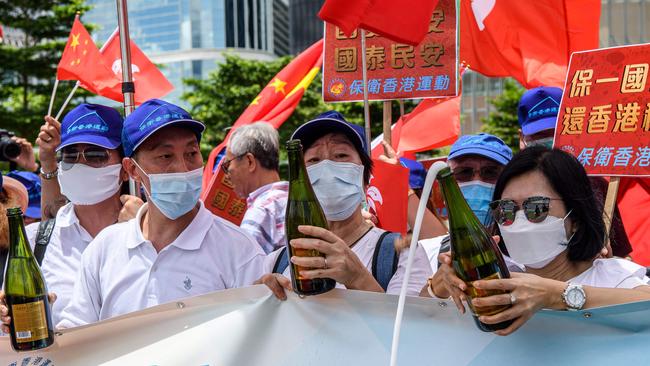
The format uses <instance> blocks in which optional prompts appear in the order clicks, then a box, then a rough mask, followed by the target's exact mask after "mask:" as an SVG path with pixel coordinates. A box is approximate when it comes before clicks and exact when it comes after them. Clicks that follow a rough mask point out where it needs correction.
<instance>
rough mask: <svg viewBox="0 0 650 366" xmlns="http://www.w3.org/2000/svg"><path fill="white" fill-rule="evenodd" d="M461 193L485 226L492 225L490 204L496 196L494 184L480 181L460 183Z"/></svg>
mask: <svg viewBox="0 0 650 366" xmlns="http://www.w3.org/2000/svg"><path fill="white" fill-rule="evenodd" d="M458 186H459V187H460V191H461V192H462V193H463V197H465V201H467V203H468V204H469V207H470V208H471V209H472V211H473V212H474V214H475V215H476V217H477V218H478V220H479V221H480V222H481V223H482V224H483V225H484V226H489V225H490V224H492V215H490V202H491V201H492V195H493V194H494V184H490V183H485V182H483V181H480V180H473V181H471V182H463V183H459V184H458Z"/></svg>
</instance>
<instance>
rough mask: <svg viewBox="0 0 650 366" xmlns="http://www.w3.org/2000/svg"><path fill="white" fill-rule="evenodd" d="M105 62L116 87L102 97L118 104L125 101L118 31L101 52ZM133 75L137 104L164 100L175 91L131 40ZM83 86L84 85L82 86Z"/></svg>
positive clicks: (104, 92)
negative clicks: (154, 99)
mask: <svg viewBox="0 0 650 366" xmlns="http://www.w3.org/2000/svg"><path fill="white" fill-rule="evenodd" d="M99 52H100V54H101V57H102V60H103V62H104V63H105V64H106V65H108V67H109V69H110V70H111V74H112V75H113V78H114V79H115V80H116V85H115V86H114V87H113V88H110V89H108V90H104V91H103V92H102V93H101V95H102V96H104V97H106V98H109V99H112V100H114V101H117V102H123V101H124V95H123V94H122V55H121V52H120V36H119V31H118V29H116V30H115V31H114V32H113V34H111V36H110V37H109V38H108V40H107V41H106V43H105V44H104V46H103V47H102V48H101V50H100V51H99ZM131 73H132V75H133V83H134V84H135V103H136V104H142V103H143V102H145V101H147V100H149V99H153V98H162V97H163V96H165V95H167V94H168V93H169V92H171V91H172V90H174V86H173V85H172V84H171V83H170V82H169V80H167V78H165V75H163V74H162V72H160V70H158V68H157V67H156V65H155V64H154V63H153V62H151V60H150V59H149V58H148V57H147V55H145V54H144V52H142V50H140V48H139V47H138V45H136V44H135V42H134V41H133V40H131ZM82 86H83V85H82Z"/></svg>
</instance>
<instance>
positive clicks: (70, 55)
mask: <svg viewBox="0 0 650 366" xmlns="http://www.w3.org/2000/svg"><path fill="white" fill-rule="evenodd" d="M56 78H57V79H58V80H79V81H80V82H82V83H83V84H84V88H85V89H88V90H89V91H90V92H92V93H95V94H99V93H100V92H101V91H102V90H106V89H110V88H112V87H114V86H116V85H117V81H116V80H115V78H114V77H113V74H112V72H111V71H110V69H109V68H108V66H107V65H106V64H105V63H104V62H103V60H102V57H101V54H100V53H99V50H98V49H97V46H96V45H95V42H93V40H92V38H90V34H88V31H87V30H86V28H85V27H84V26H83V24H81V21H80V20H79V16H76V17H75V19H74V23H73V24H72V29H71V30H70V36H68V42H67V43H66V45H65V49H64V50H63V54H62V55H61V60H60V61H59V65H58V66H57V68H56Z"/></svg>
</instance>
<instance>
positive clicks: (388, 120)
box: [384, 100, 393, 146]
mask: <svg viewBox="0 0 650 366" xmlns="http://www.w3.org/2000/svg"><path fill="white" fill-rule="evenodd" d="M392 124H393V108H392V104H391V101H390V100H385V101H384V141H386V143H388V145H390V146H393V141H392V137H393V136H392V132H391V130H390V126H391V125H392Z"/></svg>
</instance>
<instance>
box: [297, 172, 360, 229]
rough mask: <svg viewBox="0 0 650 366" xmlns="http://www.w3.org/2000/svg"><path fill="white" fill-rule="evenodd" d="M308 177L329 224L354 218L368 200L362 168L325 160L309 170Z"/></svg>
mask: <svg viewBox="0 0 650 366" xmlns="http://www.w3.org/2000/svg"><path fill="white" fill-rule="evenodd" d="M307 174H308V175H309V181H310V182H311V185H312V187H313V188H314V192H315V193H316V197H318V202H320V205H321V207H322V208H323V212H324V213H325V217H326V218H327V220H329V221H343V220H345V219H347V218H348V217H350V216H352V214H353V213H354V211H356V209H357V208H358V207H359V205H360V204H361V202H363V199H364V198H365V194H364V192H363V165H360V164H355V163H339V162H334V161H331V160H323V161H321V162H320V163H318V164H315V165H311V166H309V167H307Z"/></svg>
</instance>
